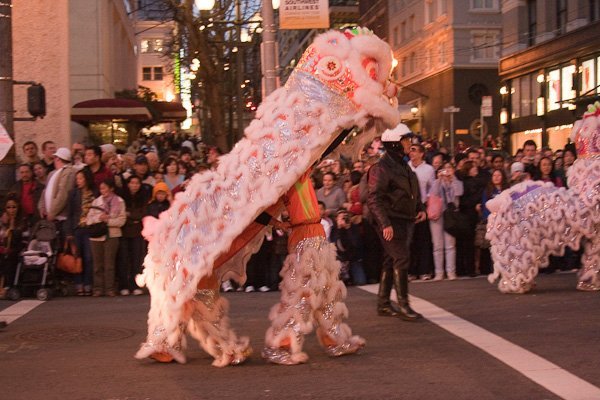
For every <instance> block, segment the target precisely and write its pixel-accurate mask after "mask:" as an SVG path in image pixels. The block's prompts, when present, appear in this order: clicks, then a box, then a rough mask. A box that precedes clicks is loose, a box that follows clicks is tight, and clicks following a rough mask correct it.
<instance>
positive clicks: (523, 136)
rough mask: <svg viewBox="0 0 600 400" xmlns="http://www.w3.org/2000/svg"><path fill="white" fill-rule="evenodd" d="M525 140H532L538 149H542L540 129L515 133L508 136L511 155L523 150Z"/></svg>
mask: <svg viewBox="0 0 600 400" xmlns="http://www.w3.org/2000/svg"><path fill="white" fill-rule="evenodd" d="M527 140H533V141H534V142H535V144H536V145H537V147H538V148H540V147H542V128H537V129H531V130H527V131H524V132H515V133H513V134H512V135H510V145H511V148H512V151H513V153H516V152H517V150H518V149H521V148H523V144H524V143H525V141H527Z"/></svg>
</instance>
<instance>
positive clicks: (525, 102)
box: [520, 75, 533, 117]
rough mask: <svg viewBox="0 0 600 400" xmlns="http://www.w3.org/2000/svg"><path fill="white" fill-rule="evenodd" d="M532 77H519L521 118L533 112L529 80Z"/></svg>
mask: <svg viewBox="0 0 600 400" xmlns="http://www.w3.org/2000/svg"><path fill="white" fill-rule="evenodd" d="M532 76H533V75H526V76H523V77H521V79H520V81H521V88H520V93H521V116H523V117H524V116H526V115H531V114H532V113H533V112H532V110H533V98H532V97H531V78H532Z"/></svg>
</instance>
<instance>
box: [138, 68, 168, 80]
mask: <svg viewBox="0 0 600 400" xmlns="http://www.w3.org/2000/svg"><path fill="white" fill-rule="evenodd" d="M163 75H164V73H163V67H143V68H142V80H144V81H162V80H163V79H164V77H163Z"/></svg>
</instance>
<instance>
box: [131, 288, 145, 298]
mask: <svg viewBox="0 0 600 400" xmlns="http://www.w3.org/2000/svg"><path fill="white" fill-rule="evenodd" d="M142 294H144V291H143V290H142V289H133V295H134V296H141V295H142Z"/></svg>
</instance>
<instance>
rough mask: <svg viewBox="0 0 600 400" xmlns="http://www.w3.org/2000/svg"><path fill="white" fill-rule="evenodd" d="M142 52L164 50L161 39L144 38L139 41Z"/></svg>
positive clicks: (160, 51)
mask: <svg viewBox="0 0 600 400" xmlns="http://www.w3.org/2000/svg"><path fill="white" fill-rule="evenodd" d="M140 50H141V52H142V53H162V52H163V50H164V47H163V40H162V39H144V40H142V42H141V45H140Z"/></svg>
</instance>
